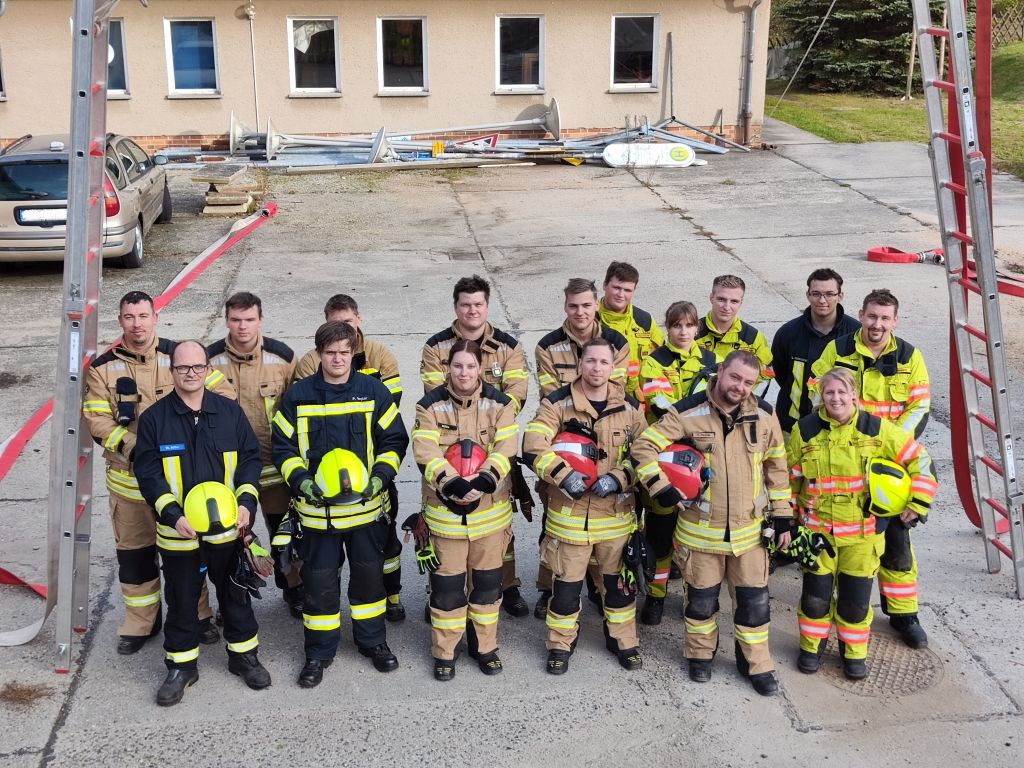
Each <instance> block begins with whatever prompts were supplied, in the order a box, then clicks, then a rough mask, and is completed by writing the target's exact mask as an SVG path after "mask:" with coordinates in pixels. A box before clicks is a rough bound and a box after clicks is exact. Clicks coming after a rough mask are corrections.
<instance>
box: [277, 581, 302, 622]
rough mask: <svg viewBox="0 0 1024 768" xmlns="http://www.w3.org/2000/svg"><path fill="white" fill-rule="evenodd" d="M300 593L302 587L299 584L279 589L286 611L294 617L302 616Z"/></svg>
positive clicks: (299, 617)
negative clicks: (286, 607)
mask: <svg viewBox="0 0 1024 768" xmlns="http://www.w3.org/2000/svg"><path fill="white" fill-rule="evenodd" d="M302 593H303V589H302V585H301V584H299V585H297V586H294V587H285V588H284V589H283V590H281V596H282V597H283V598H284V602H285V604H286V605H287V606H288V613H290V614H291V615H292V616H294V617H295V618H296V619H301V618H302Z"/></svg>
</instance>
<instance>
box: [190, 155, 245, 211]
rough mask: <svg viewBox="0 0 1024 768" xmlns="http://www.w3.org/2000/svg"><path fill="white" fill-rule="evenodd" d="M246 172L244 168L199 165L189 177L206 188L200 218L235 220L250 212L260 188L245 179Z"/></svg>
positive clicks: (233, 165)
mask: <svg viewBox="0 0 1024 768" xmlns="http://www.w3.org/2000/svg"><path fill="white" fill-rule="evenodd" d="M247 170H248V168H247V166H244V165H236V164H229V163H217V164H207V165H202V166H200V167H199V170H197V171H196V172H195V173H193V174H192V177H191V178H192V181H194V182H197V183H199V184H209V185H210V186H209V189H207V191H206V207H205V208H203V214H202V215H203V216H235V215H237V214H239V213H243V214H244V213H248V212H249V211H250V210H251V209H252V206H253V193H254V192H258V191H259V189H260V184H259V182H258V181H257V180H255V179H253V178H252V177H250V176H247V175H246V171H247Z"/></svg>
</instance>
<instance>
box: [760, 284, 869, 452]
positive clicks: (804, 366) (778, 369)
mask: <svg viewBox="0 0 1024 768" xmlns="http://www.w3.org/2000/svg"><path fill="white" fill-rule="evenodd" d="M842 300H843V278H842V277H841V276H840V275H839V273H838V272H836V271H835V270H834V269H828V268H824V269H816V270H814V271H813V272H811V274H810V276H809V277H808V278H807V302H808V306H807V308H806V309H805V310H804V311H803V312H802V313H801V314H800V315H799V316H798V317H795V318H793V319H792V320H790V321H789V322H787V323H786V324H785V325H783V326H782V327H781V328H779V330H778V331H776V332H775V338H774V339H772V364H773V366H774V368H775V381H776V383H778V385H779V396H778V399H777V400H776V401H775V413H776V414H778V416H779V424H780V426H781V427H782V431H783V432H784V433H785V434H786V435H787V436H788V435H789V433H790V432H791V431H792V430H793V425H794V424H796V422H797V421H799V420H800V419H801V418H803V417H804V416H807V415H808V414H809V413H810V412H811V410H812V409H811V397H810V393H809V392H808V389H807V380H808V379H810V378H811V366H812V365H814V361H815V360H817V359H818V358H819V357H821V353H822V352H823V351H824V350H825V347H827V346H828V343H829V342H830V341H833V340H834V339H837V338H839V337H840V336H846V335H847V334H850V333H853V332H854V331H856V330H857V329H858V328H860V323H859V322H857V320H856V318H854V317H852V316H851V315H847V314H846V312H845V311H844V310H843V305H842V303H841V302H842Z"/></svg>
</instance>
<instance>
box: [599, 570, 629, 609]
mask: <svg viewBox="0 0 1024 768" xmlns="http://www.w3.org/2000/svg"><path fill="white" fill-rule="evenodd" d="M602 578H603V580H604V604H605V607H607V608H625V607H626V606H627V605H629V604H630V603H632V602H633V601H634V600H635V599H636V596H635V595H624V594H622V592H621V591H619V575H618V574H617V573H615V574H611V575H609V574H604V575H603V576H602Z"/></svg>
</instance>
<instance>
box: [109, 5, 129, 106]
mask: <svg viewBox="0 0 1024 768" xmlns="http://www.w3.org/2000/svg"><path fill="white" fill-rule="evenodd" d="M108 45H109V48H108V49H107V95H108V96H113V97H115V98H117V97H119V96H120V97H125V96H127V95H128V66H127V65H126V64H125V61H124V19H111V20H110V40H109V42H108Z"/></svg>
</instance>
